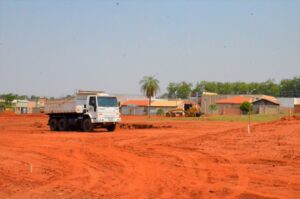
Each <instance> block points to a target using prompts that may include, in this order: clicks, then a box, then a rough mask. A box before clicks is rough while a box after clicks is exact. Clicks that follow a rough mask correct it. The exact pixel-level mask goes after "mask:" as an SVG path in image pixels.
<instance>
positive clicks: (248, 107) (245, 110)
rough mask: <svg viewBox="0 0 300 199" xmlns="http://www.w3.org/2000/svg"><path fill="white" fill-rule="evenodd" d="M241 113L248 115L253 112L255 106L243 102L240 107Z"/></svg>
mask: <svg viewBox="0 0 300 199" xmlns="http://www.w3.org/2000/svg"><path fill="white" fill-rule="evenodd" d="M240 109H241V111H242V112H243V113H244V114H246V113H249V112H250V111H252V109H253V105H252V104H251V103H250V102H243V103H242V104H241V106H240Z"/></svg>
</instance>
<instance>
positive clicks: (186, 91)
mask: <svg viewBox="0 0 300 199" xmlns="http://www.w3.org/2000/svg"><path fill="white" fill-rule="evenodd" d="M192 86H193V85H192V84H190V83H187V82H180V83H179V84H178V85H177V93H176V94H177V97H178V98H181V99H187V98H188V97H189V96H190V95H191V92H192Z"/></svg>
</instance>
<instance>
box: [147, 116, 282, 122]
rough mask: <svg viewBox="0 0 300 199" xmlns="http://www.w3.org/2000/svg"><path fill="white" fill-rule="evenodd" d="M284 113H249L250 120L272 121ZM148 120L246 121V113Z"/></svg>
mask: <svg viewBox="0 0 300 199" xmlns="http://www.w3.org/2000/svg"><path fill="white" fill-rule="evenodd" d="M284 116H285V115H284V114H272V115H261V114H254V115H251V121H252V122H272V121H276V120H279V119H280V118H282V117H284ZM150 120H165V121H174V120H175V121H190V120H197V121H225V122H248V120H249V118H248V115H209V116H201V117H165V118H151V119H150Z"/></svg>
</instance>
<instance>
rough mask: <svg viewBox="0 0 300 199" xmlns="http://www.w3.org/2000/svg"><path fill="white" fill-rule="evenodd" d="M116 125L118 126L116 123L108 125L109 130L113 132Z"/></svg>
mask: <svg viewBox="0 0 300 199" xmlns="http://www.w3.org/2000/svg"><path fill="white" fill-rule="evenodd" d="M116 127H117V125H116V124H111V125H109V126H108V127H106V129H107V130H108V131H109V132H113V131H115V130H116Z"/></svg>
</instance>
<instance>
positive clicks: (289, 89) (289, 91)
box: [279, 76, 300, 97]
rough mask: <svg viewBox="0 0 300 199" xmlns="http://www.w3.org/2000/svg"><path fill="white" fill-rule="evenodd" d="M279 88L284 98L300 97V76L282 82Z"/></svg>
mask: <svg viewBox="0 0 300 199" xmlns="http://www.w3.org/2000/svg"><path fill="white" fill-rule="evenodd" d="M279 87H280V95H281V96H283V97H300V76H298V77H297V76H296V77H294V78H293V79H283V80H281V81H280V84H279Z"/></svg>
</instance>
